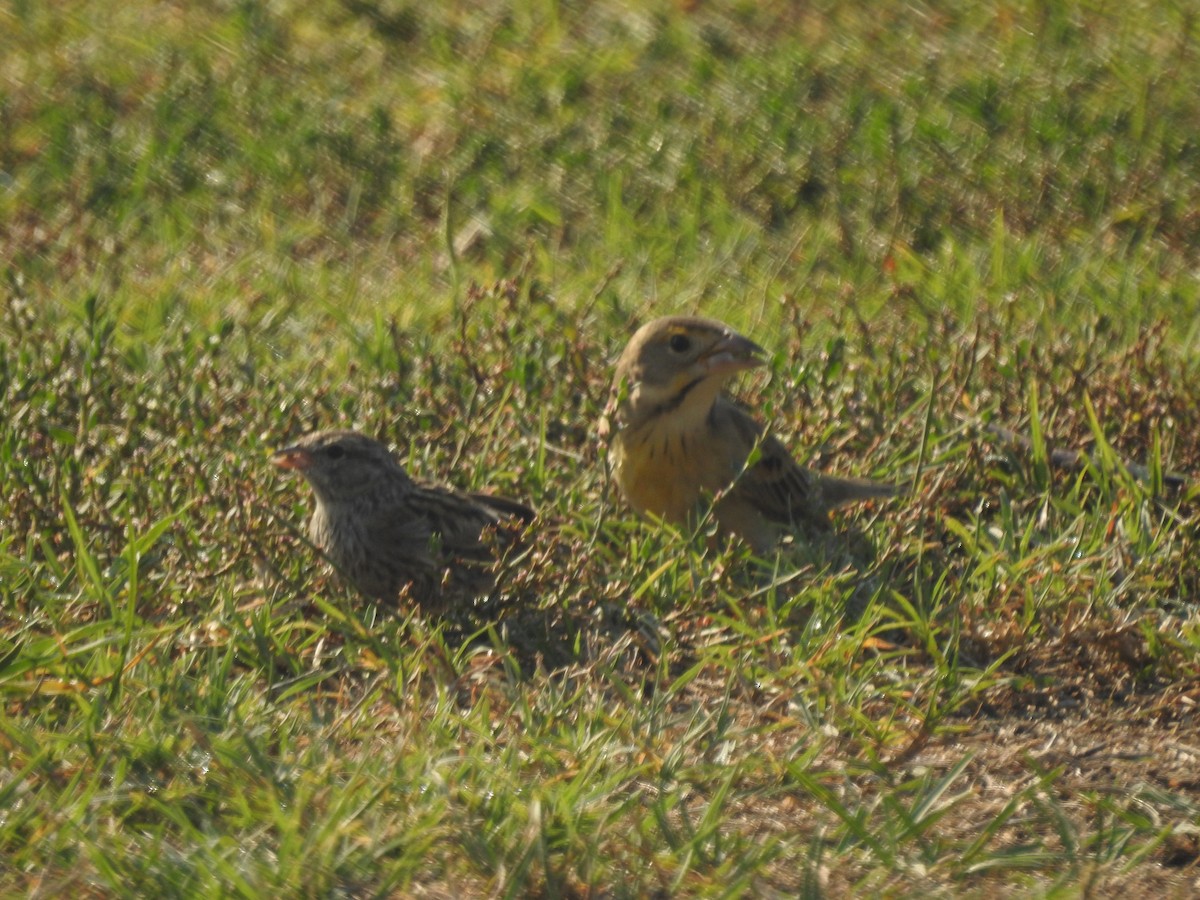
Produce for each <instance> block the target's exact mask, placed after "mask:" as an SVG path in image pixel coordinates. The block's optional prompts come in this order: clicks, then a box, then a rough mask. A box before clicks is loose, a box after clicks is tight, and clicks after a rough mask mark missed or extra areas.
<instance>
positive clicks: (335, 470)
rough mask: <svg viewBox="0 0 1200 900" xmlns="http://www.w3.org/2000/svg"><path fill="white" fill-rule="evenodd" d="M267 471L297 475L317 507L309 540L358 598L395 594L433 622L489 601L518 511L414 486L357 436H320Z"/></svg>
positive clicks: (377, 447)
mask: <svg viewBox="0 0 1200 900" xmlns="http://www.w3.org/2000/svg"><path fill="white" fill-rule="evenodd" d="M271 460H272V462H273V463H274V464H275V465H276V466H278V467H279V468H281V469H291V470H294V471H297V472H299V473H300V474H301V475H303V476H304V478H305V479H306V480H307V481H308V483H309V486H310V487H311V488H312V491H313V495H314V496H315V497H316V507H315V508H314V509H313V514H312V518H311V519H310V520H309V525H308V534H309V538H310V539H311V540H312V542H313V543H314V544H315V545H316V546H317V547H318V548H320V549H321V550H322V551H323V552H324V553H325V555H326V556H327V557H328V558H329V560H330V561H331V562H332V563H333V564H334V566H335V567H336V568H337V570H338V571H339V572H340V573H341V574H342V575H343V576H345V577H346V578H347V579H348V580H349V581H350V582H352V583H353V584H354V586H355V587H356V588H358V590H359V591H361V592H362V593H363V594H365V595H367V596H368V597H371V598H373V599H377V600H385V601H386V600H395V599H397V598H398V597H399V596H400V594H401V592H404V591H407V594H408V596H409V597H410V598H411V599H412V600H413V601H415V602H416V603H417V604H418V605H419V606H421V607H422V608H423V609H425V610H426V611H429V612H441V611H446V610H447V609H448V607H450V606H451V605H453V604H455V603H462V602H466V601H469V600H471V599H473V598H475V597H479V596H481V595H485V594H487V593H488V592H489V591H491V590H492V588H493V587H494V585H495V575H494V572H493V563H494V562H495V558H496V555H497V553H498V552H499V551H500V550H501V549H503V547H504V546H505V544H506V543H511V542H512V538H513V534H512V531H513V529H512V528H511V527H509V526H511V525H512V524H513V523H514V522H515V523H522V522H524V523H527V522H529V521H531V520H532V519H533V518H534V512H533V510H532V509H530V508H529V507H528V506H526V505H525V504H523V503H519V502H517V501H515V500H508V499H505V498H503V497H493V496H491V495H488V494H469V493H464V492H462V491H458V490H455V489H454V488H450V487H444V486H441V485H436V484H430V483H427V482H422V481H417V480H416V479H413V478H411V477H410V476H409V475H408V473H407V472H405V471H404V469H403V467H402V466H401V465H400V463H399V462H397V461H396V459H395V458H394V457H393V456H392V454H391V453H390V452H389V451H388V449H387V447H385V446H384V445H383V444H381V443H380V442H379V441H376V440H373V439H372V438H369V437H367V436H366V435H363V434H359V433H358V432H355V431H316V432H312V433H311V434H307V435H305V436H304V437H302V438H300V439H299V440H298V441H296V443H294V444H292V445H291V446H289V447H285V448H284V449H282V450H280V451H279V452H277V453H276V454H275V455H274V456H273V457H272V458H271Z"/></svg>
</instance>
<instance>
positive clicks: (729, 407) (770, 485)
mask: <svg viewBox="0 0 1200 900" xmlns="http://www.w3.org/2000/svg"><path fill="white" fill-rule="evenodd" d="M713 416H714V417H716V418H717V421H716V422H715V425H716V432H717V433H718V434H721V435H725V436H726V437H727V439H728V440H733V441H736V442H737V443H738V444H739V445H740V453H741V455H742V458H748V457H749V456H750V454H751V453H752V452H754V448H755V447H757V448H758V459H757V460H756V461H755V462H754V463H752V464H751V465H749V466H747V467H746V469H745V470H744V471H743V472H742V473H741V475H740V476H739V477H738V479H737V481H735V482H734V484H733V486H732V487H731V488H730V489H729V496H730V498H731V499H734V500H736V501H737V502H740V503H746V504H749V505H750V506H752V507H754V508H755V509H757V510H758V511H759V512H760V513H761V514H762V515H763V516H764V517H765V518H766V519H768V520H770V521H772V522H777V523H780V524H785V525H809V526H816V527H818V528H821V529H824V528H826V527H828V524H829V520H828V518H827V516H826V508H825V502H824V500H823V498H822V496H821V491H820V482H819V477H818V476H817V474H816V473H815V472H812V471H811V470H809V469H806V468H804V467H803V466H801V465H799V464H798V463H797V462H796V461H795V460H794V459H792V456H791V454H790V453H788V450H787V448H786V447H785V446H784V445H783V443H782V442H781V441H780V440H779V439H778V438H776V437H775V436H774V435H771V434H766V433H765V431H764V429H763V426H762V425H761V424H760V423H759V422H758V421H756V420H755V419H754V417H753V416H751V415H750V414H749V413H747V412H746V411H745V410H744V409H742V408H741V407H740V406H737V405H736V404H734V403H733V402H732V401H730V400H727V399H726V398H724V397H721V398H719V399H718V400H717V403H716V404H715V405H714V406H713Z"/></svg>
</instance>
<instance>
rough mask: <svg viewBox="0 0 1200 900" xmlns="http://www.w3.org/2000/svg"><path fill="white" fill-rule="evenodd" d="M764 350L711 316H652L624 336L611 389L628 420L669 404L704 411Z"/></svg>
mask: <svg viewBox="0 0 1200 900" xmlns="http://www.w3.org/2000/svg"><path fill="white" fill-rule="evenodd" d="M764 352H765V351H764V350H763V349H762V347H760V346H759V345H758V344H756V343H754V341H752V340H750V339H749V338H746V337H743V336H742V335H740V334H738V333H737V332H736V331H734V330H733V329H732V328H730V327H729V326H728V325H726V324H724V323H723V322H718V321H716V320H714V319H702V318H696V317H691V316H667V317H665V318H661V319H655V320H654V321H652V322H647V323H646V324H645V325H643V326H642V327H641V328H639V329H638V330H637V332H636V333H635V334H634V335H633V337H632V338H630V340H629V344H628V346H626V348H625V352H624V353H622V354H621V358H620V360H619V361H618V362H617V373H616V382H615V390H616V392H617V393H618V394H619V395H622V405H623V406H624V408H625V412H626V414H627V416H628V418H629V419H631V420H633V422H636V421H637V420H638V419H640V418H642V417H643V416H650V415H656V414H658V413H661V412H664V411H667V410H670V409H680V410H682V411H684V412H690V411H694V412H696V413H697V414H703V415H707V413H708V410H709V409H710V408H711V406H712V404H713V401H714V400H715V399H716V397H717V395H718V394H719V393H720V391H721V387H722V386H723V385H724V384H725V382H726V381H728V380H729V378H730V376H732V375H734V374H736V373H738V372H743V371H745V370H747V369H754V368H757V367H758V366H761V365H763V364H764V360H763V353H764Z"/></svg>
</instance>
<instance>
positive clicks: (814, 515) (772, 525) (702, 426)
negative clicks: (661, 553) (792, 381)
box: [610, 316, 896, 553]
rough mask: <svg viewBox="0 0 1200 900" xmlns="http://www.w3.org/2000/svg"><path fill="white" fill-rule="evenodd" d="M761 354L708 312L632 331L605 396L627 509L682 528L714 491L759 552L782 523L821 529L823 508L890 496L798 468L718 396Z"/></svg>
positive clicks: (728, 524)
mask: <svg viewBox="0 0 1200 900" xmlns="http://www.w3.org/2000/svg"><path fill="white" fill-rule="evenodd" d="M762 354H763V349H762V348H761V347H759V346H758V345H757V344H755V343H754V342H753V341H751V340H749V339H748V338H745V337H743V336H742V335H740V334H738V333H737V332H735V331H734V330H733V329H731V328H729V326H727V325H725V324H723V323H721V322H718V321H715V320H712V319H703V318H695V317H688V316H669V317H665V318H661V319H655V320H654V321H652V322H648V323H647V324H645V325H643V326H642V327H641V328H640V329H638V331H637V332H636V333H635V334H634V336H633V337H632V338H631V339H630V341H629V344H628V346H627V347H626V348H625V351H624V353H622V354H621V358H620V360H619V361H618V363H617V368H616V378H615V381H614V385H613V400H612V402H611V403H610V416H611V417H612V418H613V419H614V421H613V423H612V426H611V427H612V452H611V456H612V460H613V467H614V474H615V477H616V481H617V484H618V485H619V486H620V488H621V491H622V493H623V494H624V495H625V497H626V499H627V500H628V501H629V503H630V505H631V506H633V508H634V509H636V510H637V511H638V512H640V513H648V514H651V515H655V516H658V517H660V518H663V519H666V520H667V521H670V522H674V523H676V524H679V525H688V524H692V523H694V522H695V521H696V518H695V517H696V515H697V514H698V513H701V512H703V510H704V505H705V502H706V500H705V498H706V497H707V498H709V499H712V498H717V502H716V504H715V506H714V507H713V513H714V515H715V516H716V520H717V524H718V527H719V529H720V530H721V532H723V533H726V534H734V535H738V536H740V537H741V538H742V539H744V540H745V541H746V542H747V543H748V544H750V546H751V547H752V548H753V549H754V550H755V551H756V552H758V553H766V552H768V551H769V550H770V549H771V548H772V547H773V546H774V545H775V544H776V542H777V540H778V538H779V535H780V531H781V530H799V531H802V532H803V531H806V532H809V533H812V532H821V531H826V530H828V529H829V527H830V523H829V515H828V513H829V510H830V509H832V508H834V507H836V506H839V505H841V504H843V503H848V502H852V501H855V500H864V499H868V498H872V497H888V496H891V495H893V494H894V493H896V488H895V487H894V486H892V485H888V484H881V483H879V482H875V481H868V480H863V479H852V478H837V477H834V476H831V475H824V474H820V473H817V472H814V471H813V470H811V469H806V468H804V467H803V466H801V465H799V464H798V463H797V462H796V461H795V460H794V459H792V457H791V455H790V454H789V453H788V451H787V448H786V447H784V446H783V444H782V443H781V442H780V441H779V440H778V439H777V438H775V437H773V436H771V435H770V434H767V433H765V431H764V429H763V426H762V425H761V424H760V423H759V422H757V421H756V420H755V419H754V418H753V417H752V416H751V415H750V414H749V413H747V412H746V411H745V410H744V409H743V408H742V407H740V406H738V405H737V404H736V403H734V402H733V401H732V400H730V399H729V398H728V397H726V396H725V395H724V394H722V392H721V391H722V388H723V386H724V385H725V383H726V382H727V381H728V380H729V378H730V377H731V376H733V375H734V374H736V373H738V372H742V371H745V370H747V369H753V368H756V367H758V366H761V365H762V364H763V360H762ZM755 447H757V449H758V456H757V458H756V459H755V461H754V462H753V463H752V464H750V465H749V466H748V465H747V460H749V459H750V455H751V453H752V452H753V451H754V449H755Z"/></svg>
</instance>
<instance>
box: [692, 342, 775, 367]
mask: <svg viewBox="0 0 1200 900" xmlns="http://www.w3.org/2000/svg"><path fill="white" fill-rule="evenodd" d="M765 353H766V351H765V350H763V348H762V347H760V346H758V344H756V343H754V341H752V340H750V339H749V338H744V337H742V336H741V335H740V334H734V333H732V332H731V333H730V334H728V335H726V336H725V337H723V338H721V340H719V341H717V343H715V344H713V345H712V347H711V348H709V351H708V352H707V353H706V354H704V355H703V356H702V357H700V364H701V365H702V366H704V369H705V371H706V372H707V374H709V375H732V374H733V373H734V372H744V371H746V370H747V369H757V368H758V367H759V366H761V365H764V364H765V362H766V361H765V360H764V359H763V354H765Z"/></svg>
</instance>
